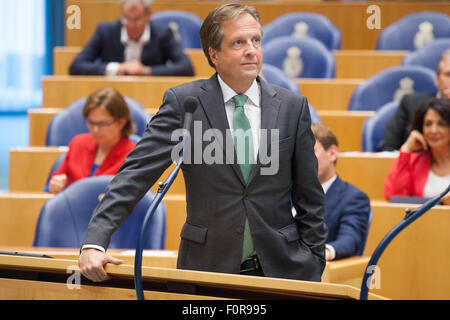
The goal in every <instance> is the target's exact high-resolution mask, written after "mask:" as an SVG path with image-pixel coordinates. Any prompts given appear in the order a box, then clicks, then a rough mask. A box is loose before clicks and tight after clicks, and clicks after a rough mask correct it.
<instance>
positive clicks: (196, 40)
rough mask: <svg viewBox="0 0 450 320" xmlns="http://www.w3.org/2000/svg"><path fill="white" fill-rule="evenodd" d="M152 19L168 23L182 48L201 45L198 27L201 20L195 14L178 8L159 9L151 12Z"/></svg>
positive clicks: (156, 21)
mask: <svg viewBox="0 0 450 320" xmlns="http://www.w3.org/2000/svg"><path fill="white" fill-rule="evenodd" d="M152 21H153V22H155V23H158V24H165V25H168V26H169V28H170V29H171V30H172V33H173V34H174V37H175V39H176V40H178V41H180V43H181V46H182V47H183V49H185V48H201V47H202V45H201V42H200V27H201V26H202V23H203V21H202V19H200V18H199V17H198V16H197V15H195V14H193V13H191V12H187V11H178V10H167V11H159V12H155V13H154V14H152Z"/></svg>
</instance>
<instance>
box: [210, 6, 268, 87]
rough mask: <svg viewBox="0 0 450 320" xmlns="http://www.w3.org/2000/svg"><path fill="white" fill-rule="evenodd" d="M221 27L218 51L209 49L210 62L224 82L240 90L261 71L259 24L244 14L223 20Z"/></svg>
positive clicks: (249, 83)
mask: <svg viewBox="0 0 450 320" xmlns="http://www.w3.org/2000/svg"><path fill="white" fill-rule="evenodd" d="M221 28H222V32H223V34H224V37H223V40H222V43H221V47H220V50H215V49H212V48H209V55H210V57H211V61H212V62H213V63H214V65H215V66H216V70H217V72H218V73H219V75H220V77H221V78H222V79H223V80H224V81H225V83H227V84H228V85H229V86H230V87H231V88H232V89H234V90H235V91H236V92H237V93H243V92H245V91H246V90H247V89H248V88H249V87H250V85H251V83H252V82H253V80H254V79H256V77H257V76H258V74H259V71H260V70H261V64H262V51H261V28H260V25H259V24H258V22H257V21H256V20H255V19H254V18H253V17H252V16H251V15H250V14H248V13H243V14H241V15H239V16H237V17H236V18H234V19H232V20H227V21H225V22H223V23H222V26H221ZM242 90H244V91H242Z"/></svg>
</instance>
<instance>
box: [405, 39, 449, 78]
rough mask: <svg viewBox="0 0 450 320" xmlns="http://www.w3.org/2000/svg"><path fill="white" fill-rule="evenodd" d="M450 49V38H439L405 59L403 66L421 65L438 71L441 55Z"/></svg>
mask: <svg viewBox="0 0 450 320" xmlns="http://www.w3.org/2000/svg"><path fill="white" fill-rule="evenodd" d="M448 49H450V38H439V39H436V40H433V41H431V42H430V43H427V44H426V45H424V46H422V47H420V48H419V49H417V50H416V51H413V52H410V53H409V54H407V55H406V56H405V58H403V62H402V64H403V65H419V66H423V67H426V68H429V69H431V70H433V71H436V69H437V64H438V61H439V58H440V57H441V54H442V53H443V52H444V51H445V50H448Z"/></svg>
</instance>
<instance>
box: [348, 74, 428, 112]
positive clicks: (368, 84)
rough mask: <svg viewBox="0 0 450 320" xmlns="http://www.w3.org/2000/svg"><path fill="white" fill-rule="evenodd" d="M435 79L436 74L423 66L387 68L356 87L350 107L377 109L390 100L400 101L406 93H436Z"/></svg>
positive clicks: (354, 108)
mask: <svg viewBox="0 0 450 320" xmlns="http://www.w3.org/2000/svg"><path fill="white" fill-rule="evenodd" d="M435 79H436V74H435V73H434V72H433V71H431V70H430V69H428V68H425V67H422V66H397V67H391V68H387V69H385V70H383V71H381V72H379V73H377V74H376V75H374V76H372V77H370V78H369V79H367V80H366V81H364V82H363V83H361V84H360V85H359V86H358V87H356V89H355V90H354V91H353V95H352V98H351V100H350V103H349V106H348V109H349V110H370V111H376V110H378V109H379V108H380V107H381V106H383V105H384V104H386V103H388V102H390V101H393V100H395V101H400V100H401V98H402V97H403V96H404V95H405V94H409V93H414V92H426V93H436V92H437V88H436V85H435V83H434V82H435Z"/></svg>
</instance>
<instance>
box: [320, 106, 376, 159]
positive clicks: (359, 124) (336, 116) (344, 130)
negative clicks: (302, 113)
mask: <svg viewBox="0 0 450 320" xmlns="http://www.w3.org/2000/svg"><path fill="white" fill-rule="evenodd" d="M317 113H318V114H319V116H320V118H321V120H322V123H323V124H324V125H326V126H327V127H329V128H330V129H331V131H333V133H334V134H335V135H336V137H337V139H338V142H339V150H340V151H361V146H362V142H361V141H362V140H361V139H362V131H363V125H364V122H365V121H366V120H367V119H368V118H370V117H371V116H373V115H374V114H375V112H374V111H344V110H318V111H317Z"/></svg>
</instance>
